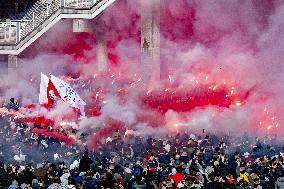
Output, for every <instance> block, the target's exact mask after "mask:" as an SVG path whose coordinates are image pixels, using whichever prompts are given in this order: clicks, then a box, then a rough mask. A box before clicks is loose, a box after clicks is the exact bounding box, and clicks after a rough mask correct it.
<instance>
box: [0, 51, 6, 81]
mask: <svg viewBox="0 0 284 189" xmlns="http://www.w3.org/2000/svg"><path fill="white" fill-rule="evenodd" d="M7 74H8V55H6V54H1V55H0V76H1V77H2V78H3V76H7Z"/></svg>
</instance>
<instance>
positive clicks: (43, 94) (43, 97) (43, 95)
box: [39, 73, 49, 104]
mask: <svg viewBox="0 0 284 189" xmlns="http://www.w3.org/2000/svg"><path fill="white" fill-rule="evenodd" d="M40 78H41V79H40V91H39V103H40V104H47V103H48V98H47V86H48V82H49V79H48V77H47V76H46V75H44V74H43V73H41V77H40Z"/></svg>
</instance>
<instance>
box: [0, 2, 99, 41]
mask: <svg viewBox="0 0 284 189" xmlns="http://www.w3.org/2000/svg"><path fill="white" fill-rule="evenodd" d="M101 1H102V0H39V1H37V2H36V3H35V4H34V5H33V6H32V7H31V8H30V9H29V10H28V11H27V12H26V13H25V14H24V16H23V17H22V18H21V19H19V20H6V21H4V22H3V21H2V22H0V45H16V44H18V43H19V42H20V41H21V40H22V39H24V38H26V37H27V36H28V35H29V34H30V33H31V32H32V31H34V30H35V29H36V28H38V27H39V26H40V25H41V24H42V23H43V22H45V21H46V20H48V19H49V18H50V17H51V16H52V15H53V14H55V13H56V12H57V11H59V10H60V9H66V8H67V9H75V10H80V9H91V8H92V7H93V6H94V5H96V4H97V3H99V2H101Z"/></svg>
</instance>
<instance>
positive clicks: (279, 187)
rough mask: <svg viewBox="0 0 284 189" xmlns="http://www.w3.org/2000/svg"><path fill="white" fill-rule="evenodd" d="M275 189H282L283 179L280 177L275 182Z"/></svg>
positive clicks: (283, 185) (283, 188) (283, 186)
mask: <svg viewBox="0 0 284 189" xmlns="http://www.w3.org/2000/svg"><path fill="white" fill-rule="evenodd" d="M275 189H284V177H280V178H278V179H277V181H276V182H275Z"/></svg>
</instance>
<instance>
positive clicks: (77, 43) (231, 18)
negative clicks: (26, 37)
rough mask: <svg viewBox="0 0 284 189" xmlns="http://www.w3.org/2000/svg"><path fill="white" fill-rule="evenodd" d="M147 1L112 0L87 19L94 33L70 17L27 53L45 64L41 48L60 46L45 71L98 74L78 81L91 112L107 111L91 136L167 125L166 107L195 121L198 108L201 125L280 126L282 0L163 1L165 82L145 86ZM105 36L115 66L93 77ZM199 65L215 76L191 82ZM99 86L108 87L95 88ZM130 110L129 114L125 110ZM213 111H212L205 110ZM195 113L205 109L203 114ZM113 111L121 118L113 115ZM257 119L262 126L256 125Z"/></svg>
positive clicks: (99, 115)
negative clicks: (143, 8) (76, 27)
mask: <svg viewBox="0 0 284 189" xmlns="http://www.w3.org/2000/svg"><path fill="white" fill-rule="evenodd" d="M149 1H150V0H149ZM144 2H145V1H144ZM141 3H143V1H142V0H141V1H139V0H137V1H136V0H135V1H134V0H120V1H116V2H115V3H114V4H113V5H111V6H110V7H109V8H107V9H106V10H105V11H104V12H103V13H102V14H100V15H99V16H97V17H96V18H95V19H93V20H92V21H91V24H92V29H93V32H91V33H73V32H72V22H71V20H65V21H62V22H61V23H59V24H57V25H56V26H55V27H54V28H52V29H51V30H50V31H48V32H47V33H46V34H45V35H44V36H42V37H41V38H40V39H39V41H38V43H35V44H33V45H32V46H31V47H30V48H28V49H27V50H26V51H25V52H24V53H23V55H22V56H23V57H27V58H29V60H33V59H32V58H31V57H39V58H38V59H39V60H40V61H42V62H41V65H43V64H48V63H49V60H47V59H43V60H42V59H41V58H40V57H41V56H42V54H49V53H51V54H55V55H56V59H60V60H61V59H62V62H60V63H58V65H54V67H53V68H48V72H49V73H50V72H55V73H57V75H68V77H67V78H66V80H68V78H69V79H70V80H72V79H77V78H78V77H79V76H80V79H82V80H86V81H87V80H92V81H93V84H91V86H92V87H93V88H92V90H90V91H88V92H85V91H83V89H84V87H83V86H82V85H78V86H77V88H76V89H77V90H79V94H80V95H82V96H83V99H84V100H85V101H86V102H88V103H87V104H88V106H87V107H86V112H87V115H88V116H89V117H96V118H97V119H98V120H100V121H101V120H102V121H101V122H99V124H101V125H99V126H98V125H96V126H94V127H95V128H96V129H97V132H96V133H97V134H96V135H95V136H92V137H91V141H92V144H94V145H96V144H97V143H98V142H99V141H100V140H101V138H102V137H106V136H108V135H110V133H111V132H113V131H115V130H116V129H121V128H122V127H128V128H129V127H131V128H133V130H135V129H136V126H137V125H141V124H146V125H147V127H149V128H150V127H160V128H161V130H162V129H163V128H164V125H165V124H167V122H170V121H168V120H167V113H168V112H169V111H170V110H172V111H174V112H175V113H177V114H178V115H181V114H182V115H183V119H179V118H175V117H174V118H173V119H174V120H175V119H176V120H175V121H176V122H185V123H189V124H188V125H193V124H191V121H192V119H194V118H193V117H192V116H196V117H195V119H196V120H197V121H196V120H195V121H196V122H195V126H196V127H202V126H203V125H202V124H204V123H203V122H204V120H205V122H206V124H208V123H210V124H208V125H210V127H211V128H210V129H215V127H216V128H217V126H219V128H218V130H220V131H224V130H230V129H231V130H235V129H237V128H239V129H240V130H242V131H244V130H248V131H253V132H254V131H255V130H265V131H266V130H268V131H270V130H273V129H274V130H278V128H279V127H280V126H281V120H278V118H281V117H283V115H282V114H283V113H282V112H284V110H283V107H284V102H283V100H282V98H281V97H282V96H283V95H284V90H283V87H282V84H280V83H283V82H284V81H283V78H284V75H283V73H284V72H283V70H284V69H283V61H282V60H283V58H284V57H283V52H282V51H283V44H284V41H283V36H284V32H283V31H284V30H283V21H282V20H283V19H282V18H283V16H284V15H283V10H284V8H283V7H284V4H283V2H278V1H277V0H275V1H268V0H262V1H255V0H253V1H243V2H237V1H214V2H213V1H212V2H209V1H206V2H205V1H186V0H180V1H172V0H165V1H162V4H161V82H159V83H158V86H160V88H159V89H151V91H150V92H149V93H148V91H147V89H146V91H145V87H142V86H143V85H142V84H141V83H142V81H140V82H138V80H139V78H140V77H141V75H140V70H141V66H140V60H141V55H140V52H141V50H140V38H141V29H140V16H141V15H140V4H141ZM102 39H103V40H105V43H106V48H107V52H106V55H107V56H106V57H107V58H108V61H109V63H110V70H109V71H108V73H107V74H105V75H103V76H101V77H100V76H98V77H96V78H94V74H98V75H99V73H97V70H96V68H95V67H96V66H95V64H96V57H97V55H96V46H97V43H98V42H99V41H100V40H102ZM66 55H68V56H67V57H68V58H67V59H65V58H66ZM44 58H46V57H44ZM53 58H54V57H53ZM36 60H37V59H36ZM44 68H45V67H44ZM62 68H64V69H62ZM65 68H68V69H65ZM29 72H31V71H30V70H29ZM35 74H36V75H39V74H38V73H35ZM72 74H73V75H74V74H75V75H79V76H78V77H73V76H72ZM169 74H170V75H171V77H172V78H171V80H172V81H169V79H168V76H169ZM112 75H113V76H112ZM200 75H208V78H209V79H208V80H204V81H202V82H201V81H200V82H199V83H198V84H194V83H195V81H196V80H197V78H199V77H200ZM228 81H230V82H228ZM215 83H216V85H215ZM217 84H218V85H217ZM215 86H216V88H214V87H215ZM232 87H235V88H236V89H235V88H232ZM85 88H91V87H85ZM99 88H100V89H103V92H100V93H98V94H97V91H98V89H99ZM146 88H147V87H146ZM213 88H214V89H213ZM232 91H233V92H232ZM147 93H148V95H147ZM264 96H265V98H264ZM110 99H116V100H117V101H118V102H117V104H114V105H113V106H114V108H113V110H112V111H111V108H110V109H108V111H106V107H107V105H108V104H107V102H105V103H103V101H108V100H110ZM265 107H269V109H270V111H271V112H274V113H273V116H274V117H276V118H274V119H273V121H271V119H272V117H273V116H270V115H269V117H266V116H264V115H262V113H263V110H264V108H265ZM119 108H121V109H119ZM220 109H221V110H220ZM218 110H220V111H218ZM129 112H130V113H131V112H132V113H133V115H132V114H130V113H129ZM126 113H129V117H130V118H131V119H129V120H131V121H130V123H126V121H125V122H123V120H119V118H120V117H123V116H124V115H125V114H126ZM211 114H214V116H215V117H214V119H211V118H210V117H209V116H208V115H211ZM127 115H128V114H127ZM184 115H185V116H184ZM199 115H200V116H201V115H205V116H204V117H200V118H199V119H198V118H197V117H198V116H199ZM248 115H249V116H248ZM109 117H111V118H112V119H114V122H115V123H116V122H117V123H118V124H112V123H111V124H108V121H106V120H108V118H109ZM177 117H178V116H177ZM184 117H186V118H184ZM188 117H190V118H188ZM127 118H128V117H127ZM168 119H169V120H172V118H171V117H170V118H168ZM133 120H134V121H133ZM261 120H264V121H262V122H263V125H264V126H262V127H259V125H257V124H258V123H259V122H260V121H261ZM198 121H199V122H198ZM102 122H103V123H102ZM228 123H230V124H232V126H231V125H229V126H228ZM282 123H283V120H282ZM234 124H236V125H234ZM277 124H278V125H277ZM118 125H119V126H118ZM276 125H277V127H276ZM269 126H271V127H269ZM90 127H91V126H90ZM254 133H256V132H254Z"/></svg>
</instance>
